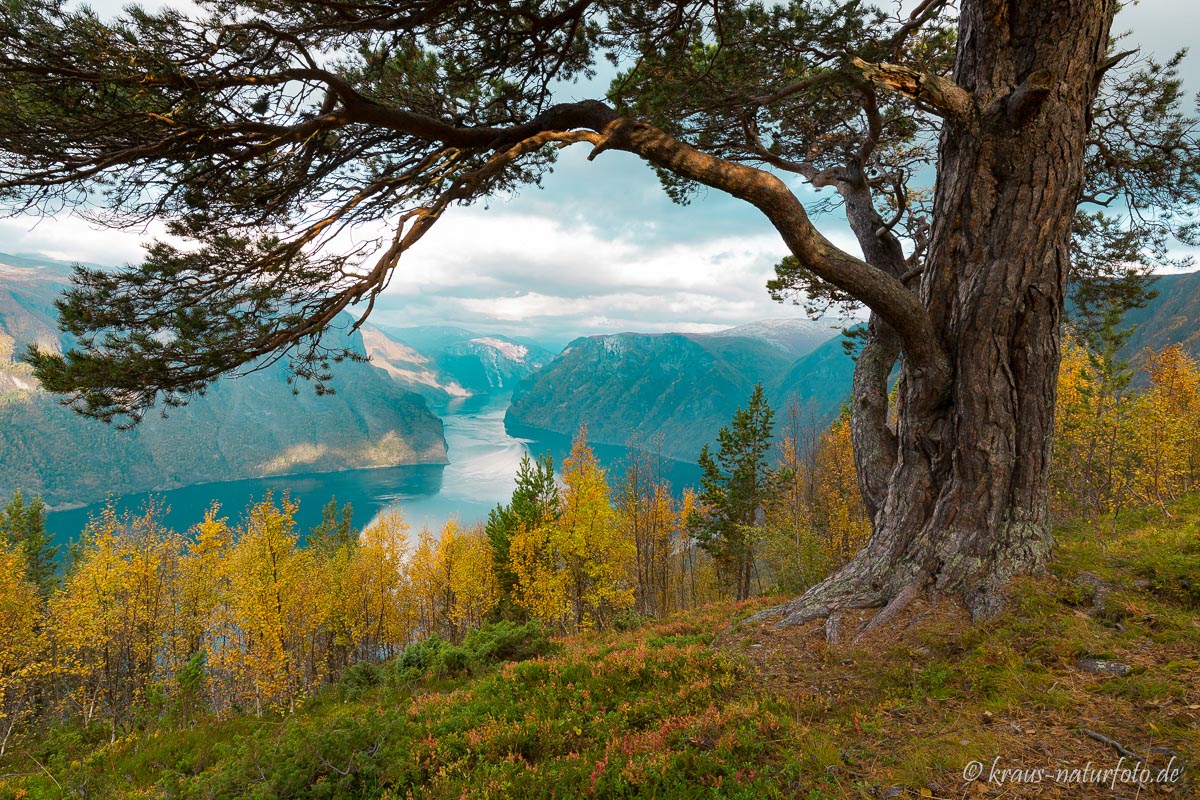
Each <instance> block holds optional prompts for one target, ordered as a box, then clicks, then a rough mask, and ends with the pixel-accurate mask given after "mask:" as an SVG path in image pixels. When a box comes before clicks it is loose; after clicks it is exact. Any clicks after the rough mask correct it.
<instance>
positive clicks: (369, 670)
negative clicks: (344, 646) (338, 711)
mask: <svg viewBox="0 0 1200 800" xmlns="http://www.w3.org/2000/svg"><path fill="white" fill-rule="evenodd" d="M383 680H384V672H383V667H381V666H380V665H379V664H377V663H375V662H374V661H356V662H354V663H353V664H351V665H350V666H349V667H347V668H346V671H345V672H343V673H342V677H341V679H340V680H339V681H338V685H339V686H341V688H342V691H343V692H345V693H346V694H348V695H351V696H357V695H358V694H361V693H362V692H363V691H365V690H367V689H370V688H372V687H374V686H378V685H380V684H381V683H383Z"/></svg>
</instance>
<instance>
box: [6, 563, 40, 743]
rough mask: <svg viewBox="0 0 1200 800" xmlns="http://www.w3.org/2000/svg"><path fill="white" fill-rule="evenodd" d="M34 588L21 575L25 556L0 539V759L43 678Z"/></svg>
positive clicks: (26, 712)
mask: <svg viewBox="0 0 1200 800" xmlns="http://www.w3.org/2000/svg"><path fill="white" fill-rule="evenodd" d="M42 611H43V606H42V602H41V597H40V596H39V594H38V587H37V586H36V585H35V584H33V583H32V582H30V581H29V580H27V579H26V577H25V556H24V554H23V553H22V552H21V551H20V550H19V549H18V548H16V547H12V546H9V545H8V544H6V543H4V542H0V758H2V757H3V756H4V753H5V752H6V751H7V750H8V748H9V747H10V745H11V743H12V742H13V741H15V737H16V735H17V733H18V731H19V730H20V727H21V725H22V724H23V723H24V722H25V721H26V720H27V719H28V718H29V716H30V715H31V714H32V713H33V709H32V708H31V704H32V700H33V694H34V688H35V686H36V684H37V682H38V681H39V680H42V679H44V678H45V677H46V667H47V664H46V663H45V662H44V661H43V659H42V648H43V641H42V634H41V630H40V628H41V624H42Z"/></svg>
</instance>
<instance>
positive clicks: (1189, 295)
mask: <svg viewBox="0 0 1200 800" xmlns="http://www.w3.org/2000/svg"><path fill="white" fill-rule="evenodd" d="M1153 288H1154V290H1155V291H1157V292H1158V296H1156V297H1155V298H1154V299H1153V300H1151V301H1150V302H1149V304H1147V306H1146V307H1145V308H1137V309H1134V310H1132V311H1130V312H1129V313H1127V314H1126V315H1125V320H1124V324H1125V325H1126V326H1132V327H1133V334H1132V335H1131V336H1130V337H1129V342H1128V343H1127V344H1126V345H1125V350H1124V353H1123V355H1124V356H1126V357H1128V358H1130V359H1132V360H1134V361H1135V362H1136V361H1137V360H1138V357H1139V356H1140V354H1141V353H1142V352H1143V351H1144V350H1145V349H1146V348H1147V347H1148V348H1150V349H1151V350H1161V349H1162V348H1164V347H1166V346H1168V345H1172V344H1182V345H1183V346H1184V348H1185V349H1186V350H1187V351H1188V352H1189V353H1191V354H1192V355H1193V356H1194V357H1198V358H1200V272H1184V273H1178V274H1174V275H1160V276H1159V277H1158V278H1157V279H1156V280H1155V281H1154V284H1153Z"/></svg>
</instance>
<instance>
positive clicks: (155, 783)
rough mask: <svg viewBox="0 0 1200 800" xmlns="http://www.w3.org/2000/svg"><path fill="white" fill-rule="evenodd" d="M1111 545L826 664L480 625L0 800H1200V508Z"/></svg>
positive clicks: (931, 611) (919, 615)
mask: <svg viewBox="0 0 1200 800" xmlns="http://www.w3.org/2000/svg"><path fill="white" fill-rule="evenodd" d="M1105 536H1106V538H1105V540H1104V541H1101V540H1100V539H1098V538H1097V534H1096V532H1095V531H1092V530H1082V529H1078V528H1067V529H1064V530H1061V531H1060V541H1059V545H1058V549H1057V556H1056V559H1055V561H1054V563H1053V565H1052V567H1051V569H1050V571H1049V573H1048V574H1047V575H1045V576H1042V577H1038V578H1031V579H1026V580H1023V581H1020V582H1019V583H1017V584H1016V585H1015V586H1014V596H1013V601H1012V602H1011V604H1010V608H1009V610H1008V611H1007V612H1006V613H1005V614H1003V615H1002V616H1001V617H999V618H997V619H995V620H992V621H990V622H987V623H984V624H981V625H978V626H971V625H969V624H967V623H966V621H965V620H964V619H963V618H962V616H961V614H960V612H959V611H958V610H957V609H955V608H953V607H951V606H949V605H937V604H935V605H932V606H921V607H917V608H914V609H913V610H912V611H911V612H910V615H909V616H908V617H907V618H906V619H904V620H902V621H901V623H900V627H901V628H903V630H901V631H900V632H898V633H897V632H896V631H893V632H892V633H890V634H885V635H882V636H880V637H879V638H875V639H872V640H871V641H866V642H860V643H858V644H851V645H847V646H839V647H837V648H831V647H829V646H828V645H827V644H826V643H825V642H824V639H823V637H822V636H821V635H820V632H819V630H817V629H810V628H801V629H791V630H784V631H774V630H771V629H770V628H768V627H752V626H748V625H740V626H735V627H732V628H727V625H728V623H729V622H730V621H731V620H733V619H737V618H744V617H745V616H746V615H747V614H748V613H749V612H750V611H752V610H755V609H756V608H758V607H760V606H761V605H762V603H763V602H765V601H760V602H759V603H757V604H750V605H743V606H736V607H735V606H728V605H727V606H715V607H710V608H707V609H705V610H703V611H701V612H696V613H692V614H689V615H687V616H684V617H679V618H676V619H672V620H668V621H666V622H661V623H655V624H647V625H645V626H642V627H640V628H637V629H634V630H630V631H625V632H618V633H608V634H603V635H600V634H595V635H585V636H578V637H574V638H571V639H567V640H564V641H561V642H557V643H553V644H547V643H546V642H545V641H543V640H540V639H539V638H538V637H537V636H536V635H531V633H530V631H528V630H524V631H521V630H514V629H513V628H508V629H505V630H501V631H499V632H497V631H496V630H495V629H493V631H491V632H490V633H489V634H487V635H477V636H476V637H475V638H473V639H469V640H468V641H467V642H466V643H465V645H464V646H463V647H454V648H451V647H443V648H441V649H440V650H438V649H437V648H436V647H429V646H423V647H420V646H418V647H410V648H409V650H408V651H406V653H405V655H404V656H402V657H401V658H400V659H398V660H395V661H393V662H389V663H385V664H383V665H381V666H373V665H361V666H360V667H357V668H355V669H353V670H351V671H350V672H349V673H348V676H347V677H346V678H345V679H344V680H343V681H342V683H341V685H340V686H334V687H329V688H328V689H327V690H326V691H323V692H322V693H320V694H318V696H316V697H313V698H311V699H310V700H309V701H308V702H306V703H305V704H304V705H303V706H302V707H301V708H300V709H299V710H298V711H297V713H295V714H293V715H290V716H284V717H275V718H264V719H256V718H253V717H238V718H234V719H230V720H224V721H214V720H211V719H209V720H204V719H201V720H191V721H189V720H188V716H187V715H186V714H184V713H182V712H181V711H180V710H179V709H163V711H162V715H161V716H160V717H159V718H158V719H156V720H153V721H146V722H145V724H144V726H143V727H142V728H141V729H139V730H136V731H132V732H129V733H127V734H126V735H124V736H121V737H119V738H117V739H116V741H113V742H110V741H109V732H108V730H107V728H103V729H101V728H99V727H94V728H92V729H90V730H79V729H76V728H62V729H58V730H55V731H53V732H51V733H50V734H48V735H44V736H42V737H41V738H40V739H38V740H35V741H32V742H26V743H25V744H23V745H21V747H20V748H19V749H18V750H17V751H16V752H12V753H10V754H9V755H8V756H6V757H5V758H4V759H3V760H0V798H60V797H76V796H80V797H103V798H110V797H112V798H115V797H195V798H229V797H241V796H245V797H255V798H295V797H312V798H334V797H346V798H350V797H371V798H376V797H378V798H403V797H445V798H458V797H492V798H510V797H522V798H524V797H547V798H548V797H588V796H595V797H660V798H663V797H670V798H674V797H739V798H769V797H781V798H782V797H786V798H807V800H820V799H821V798H870V797H884V798H891V797H935V798H974V797H994V798H1000V797H1005V798H1014V797H1017V798H1021V797H1031V798H1032V797H1037V798H1043V797H1062V798H1092V797H1095V798H1101V797H1103V798H1114V797H1140V798H1146V797H1179V798H1183V797H1195V796H1197V794H1196V792H1197V786H1198V783H1197V775H1196V774H1195V772H1194V769H1195V768H1194V766H1193V765H1195V764H1196V759H1197V756H1200V659H1198V657H1197V653H1200V584H1198V583H1197V580H1196V578H1197V575H1200V500H1197V499H1195V498H1193V499H1192V500H1191V501H1190V502H1188V503H1185V504H1184V505H1182V506H1180V507H1177V508H1176V509H1175V510H1174V514H1173V516H1172V518H1170V519H1164V518H1161V517H1156V518H1146V517H1143V516H1136V517H1129V518H1127V519H1126V520H1124V522H1123V523H1122V525H1121V526H1120V527H1119V530H1118V531H1117V532H1116V533H1115V534H1106V535H1105ZM522 655H524V656H534V655H536V657H532V658H527V659H526V660H524V661H521V662H519V663H517V662H512V661H505V659H506V658H509V657H514V656H516V657H520V656H522ZM1119 749H1121V750H1125V751H1127V753H1128V754H1127V755H1125V756H1122V755H1121V754H1120V753H1119V752H1118V750H1119ZM1122 758H1124V760H1123V761H1120V759H1122ZM996 759H999V761H996ZM1136 759H1144V760H1145V765H1146V766H1145V769H1146V770H1147V772H1146V773H1142V774H1141V776H1142V777H1143V778H1145V776H1147V775H1148V776H1149V777H1148V778H1147V779H1144V782H1143V785H1141V786H1138V785H1136V784H1133V783H1129V782H1127V781H1128V780H1132V779H1133V778H1134V777H1135V771H1140V770H1141V769H1142V767H1141V766H1140V763H1139V762H1138V761H1137V760H1136ZM973 762H977V763H978V764H980V765H981V766H980V767H979V768H980V769H982V770H983V776H982V777H981V778H980V779H979V780H976V781H964V779H963V774H964V770H965V769H966V770H970V769H971V768H973V767H972V764H973ZM1118 763H1120V764H1121V765H1122V767H1123V768H1124V769H1126V770H1129V771H1128V772H1126V773H1124V774H1120V773H1118V774H1116V775H1115V776H1114V777H1112V778H1111V779H1110V778H1109V777H1106V776H1104V775H1103V774H1102V773H1097V772H1095V771H1096V770H1106V769H1112V768H1116V767H1117V766H1118ZM1004 769H1010V770H1011V769H1018V770H1025V771H1026V772H1025V773H1024V774H1023V775H1021V776H1015V775H1013V773H1002V772H1000V770H1004ZM1038 769H1041V770H1045V772H1044V773H1033V772H1031V771H1032V770H1038ZM1059 769H1063V770H1066V771H1065V772H1063V773H1062V774H1061V775H1059V774H1058V773H1057V770H1059ZM1088 769H1090V770H1092V772H1086V771H1085V770H1088ZM1176 769H1182V772H1180V773H1179V774H1176V775H1175V776H1174V780H1173V781H1168V780H1167V779H1168V778H1169V777H1171V773H1170V772H1169V771H1168V772H1163V773H1161V777H1162V780H1161V781H1160V780H1158V778H1159V777H1160V771H1161V770H1176ZM1071 770H1079V772H1077V773H1072V772H1070V771H1071ZM1035 774H1036V775H1040V778H1041V780H1040V782H1037V783H1027V782H1023V781H1021V780H1018V778H1025V779H1027V780H1028V779H1032V778H1033V777H1034V776H1035ZM989 775H990V777H991V780H990V781H989V779H988V778H989ZM1098 776H1099V777H1098ZM1001 780H1002V781H1003V782H1001ZM1097 781H1099V782H1097Z"/></svg>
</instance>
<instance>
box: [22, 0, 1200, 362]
mask: <svg viewBox="0 0 1200 800" xmlns="http://www.w3.org/2000/svg"><path fill="white" fill-rule="evenodd" d="M1194 2H1195V0H1143V2H1141V3H1140V4H1139V5H1136V6H1133V7H1131V8H1128V9H1127V10H1126V11H1124V12H1122V14H1121V16H1120V17H1119V18H1118V21H1117V26H1116V27H1117V28H1118V29H1121V30H1127V29H1132V31H1133V33H1132V35H1131V36H1130V38H1129V40H1128V41H1130V42H1134V43H1137V44H1138V45H1141V46H1143V47H1145V48H1146V49H1148V50H1150V51H1151V52H1154V53H1156V54H1158V55H1160V56H1165V55H1166V54H1168V53H1170V52H1172V51H1174V50H1175V49H1178V48H1180V47H1184V46H1186V45H1187V43H1188V39H1189V38H1190V37H1191V35H1192V32H1193V31H1194V30H1195V28H1196V26H1197V25H1198V24H1200V11H1198V10H1197V8H1196V6H1195V5H1194ZM122 4H123V3H120V2H112V0H105V1H102V2H95V3H93V5H94V6H95V7H97V8H98V9H100V10H101V11H112V10H116V9H117V8H118V7H119V6H120V5H122ZM1185 75H1186V80H1187V83H1188V85H1189V87H1190V88H1191V90H1192V91H1193V92H1194V91H1196V90H1197V89H1200V53H1197V54H1196V56H1194V57H1193V58H1190V59H1189V60H1188V63H1187V64H1186V66H1185ZM596 94H597V92H596V90H595V87H586V86H580V87H568V89H567V90H566V91H565V92H564V93H563V99H583V98H584V97H587V96H595V95H596ZM587 152H588V147H587V146H586V145H576V146H574V147H572V148H569V149H567V150H566V151H565V152H564V153H563V154H562V155H561V156H560V160H559V163H558V165H557V166H556V169H555V172H554V173H553V174H552V175H549V176H547V178H546V180H545V181H544V184H545V185H544V188H542V189H537V188H534V187H528V188H525V189H523V190H522V191H521V192H519V193H518V194H517V195H516V196H513V197H506V198H496V199H494V200H492V201H491V202H490V203H488V204H487V207H486V208H484V207H483V206H482V205H481V206H476V207H472V208H466V209H462V208H460V209H453V210H452V211H451V213H448V214H447V215H446V217H445V218H443V219H442V220H441V221H440V222H439V223H438V225H437V226H436V227H435V228H434V230H433V231H431V232H430V233H429V234H428V235H427V236H426V237H425V238H424V239H423V240H422V241H421V242H420V243H419V244H418V245H417V247H416V248H414V249H413V250H412V251H410V252H409V253H407V254H405V256H404V258H403V259H402V260H401V264H400V266H399V268H398V273H397V275H396V276H395V278H394V279H393V281H392V284H391V287H390V289H389V290H388V293H387V294H386V295H385V297H384V298H383V300H382V302H381V303H380V304H378V307H377V310H376V311H375V313H374V315H373V317H372V319H373V320H374V321H377V322H381V323H388V324H394V325H426V324H454V325H462V326H464V327H469V328H471V329H473V330H478V331H481V332H509V333H514V334H524V335H529V336H535V337H538V338H541V339H543V340H546V341H548V342H553V343H556V344H562V343H565V342H566V341H567V340H569V339H571V338H573V337H575V336H578V335H586V334H594V333H609V332H615V331H622V330H637V331H647V332H652V331H663V330H692V331H700V330H712V329H717V328H723V327H729V326H731V325H737V324H741V323H745V322H750V321H754V320H759V319H768V318H780V317H797V316H801V315H802V311H801V309H799V308H797V307H795V306H790V305H780V304H778V303H774V302H773V301H771V299H770V298H769V297H768V296H767V293H766V290H765V288H764V285H765V283H766V281H767V279H768V278H769V277H770V276H771V274H772V265H773V264H774V263H775V262H776V261H778V260H779V258H780V257H781V256H782V255H783V254H784V252H785V251H784V248H783V244H782V242H781V241H780V239H779V237H778V235H777V234H776V233H775V232H774V230H773V228H771V226H770V225H769V224H767V223H766V222H765V221H764V220H763V219H762V218H761V216H759V214H758V213H757V212H756V211H754V210H753V209H751V208H750V207H748V206H747V205H746V204H744V203H741V202H740V201H736V200H733V199H731V198H729V197H727V196H724V195H722V194H720V193H718V192H715V191H709V192H707V193H705V194H702V195H700V196H699V197H697V198H696V199H695V200H694V201H693V203H692V204H691V205H690V206H688V207H685V208H681V207H678V206H675V205H674V204H672V203H671V202H670V200H668V198H667V197H666V195H665V194H664V193H663V191H662V189H661V188H660V187H659V185H658V182H657V180H656V179H655V177H654V175H653V173H652V172H651V171H650V170H649V169H647V168H646V167H645V166H644V165H643V164H642V163H641V162H640V161H639V160H638V159H636V158H634V157H633V156H630V155H628V154H624V153H612V152H609V153H605V154H603V155H602V156H600V157H599V158H597V159H596V161H594V162H587V161H586V160H585V157H586V155H587ZM819 222H820V224H821V225H822V227H823V229H824V230H825V231H826V233H827V235H829V236H830V238H831V239H833V240H834V241H835V242H836V243H838V244H840V245H842V246H844V247H847V248H850V249H854V245H853V241H852V238H851V237H850V236H849V234H848V231H846V229H845V227H844V222H842V221H841V220H840V219H839V218H837V217H834V216H830V217H827V218H825V219H822V220H819ZM156 232H157V231H156V230H155V229H153V228H152V229H150V230H148V231H145V232H138V233H126V232H121V233H118V232H112V231H103V230H96V229H94V228H93V227H91V226H89V224H88V223H86V222H84V221H83V220H80V219H78V218H75V217H70V218H62V217H60V218H45V219H41V220H33V219H30V218H19V219H5V220H0V251H4V252H11V253H38V254H43V255H48V256H52V257H55V258H59V259H64V260H68V261H73V260H81V261H89V262H93V263H101V264H119V263H124V262H128V261H131V260H137V259H138V258H140V245H141V243H142V242H143V241H146V240H148V239H149V238H151V237H153V236H154V235H155V233H156Z"/></svg>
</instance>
